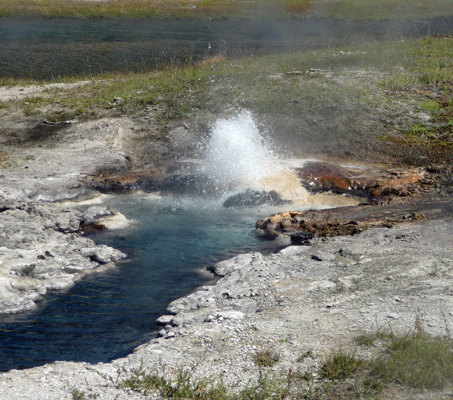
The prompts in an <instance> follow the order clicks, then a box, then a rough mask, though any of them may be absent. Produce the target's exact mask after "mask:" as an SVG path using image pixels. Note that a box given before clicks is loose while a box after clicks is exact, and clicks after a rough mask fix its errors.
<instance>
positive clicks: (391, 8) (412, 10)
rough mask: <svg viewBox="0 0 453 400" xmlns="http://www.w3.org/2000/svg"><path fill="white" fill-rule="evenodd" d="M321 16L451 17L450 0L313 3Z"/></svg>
mask: <svg viewBox="0 0 453 400" xmlns="http://www.w3.org/2000/svg"><path fill="white" fill-rule="evenodd" d="M314 3H315V4H314V5H315V9H316V10H318V13H320V14H321V15H326V16H330V17H334V18H353V19H419V18H433V17H437V16H442V15H450V16H451V15H453V10H452V7H451V1H450V0H420V1H413V0H377V1H374V2H373V3H372V4H370V1H369V0H332V1H322V0H315V1H314Z"/></svg>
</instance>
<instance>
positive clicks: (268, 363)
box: [254, 350, 280, 367]
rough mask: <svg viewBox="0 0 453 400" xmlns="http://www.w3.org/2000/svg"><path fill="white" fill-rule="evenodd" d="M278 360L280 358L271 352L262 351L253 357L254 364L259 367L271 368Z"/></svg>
mask: <svg viewBox="0 0 453 400" xmlns="http://www.w3.org/2000/svg"><path fill="white" fill-rule="evenodd" d="M279 359H280V356H279V355H278V353H276V352H275V351H273V350H262V351H260V352H259V353H258V354H256V355H255V357H254V361H255V364H256V365H257V366H259V367H272V366H273V365H275V364H277V363H278V361H279Z"/></svg>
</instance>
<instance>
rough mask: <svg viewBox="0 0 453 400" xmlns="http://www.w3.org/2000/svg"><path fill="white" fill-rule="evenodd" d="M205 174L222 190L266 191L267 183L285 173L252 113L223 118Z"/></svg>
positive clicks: (214, 131) (208, 154) (210, 144)
mask: <svg viewBox="0 0 453 400" xmlns="http://www.w3.org/2000/svg"><path fill="white" fill-rule="evenodd" d="M203 172H204V173H205V174H206V175H207V176H209V178H210V179H211V180H212V181H213V182H214V183H215V185H216V186H217V187H218V188H219V190H222V189H223V190H225V189H226V190H233V189H235V188H240V187H251V188H263V186H264V180H265V179H266V178H269V177H275V176H277V175H278V174H280V173H281V172H282V168H281V166H280V165H278V163H277V158H276V157H275V155H274V153H273V151H272V149H271V148H270V146H268V145H266V143H265V141H264V139H263V137H262V136H261V134H260V132H259V130H258V127H257V126H256V124H255V121H254V120H253V117H252V114H251V113H250V112H248V111H242V112H239V113H237V114H236V115H235V116H233V117H232V118H228V119H227V118H223V119H219V120H218V121H217V122H216V123H215V124H214V125H213V127H212V135H211V138H210V140H209V142H208V143H207V148H206V158H205V161H204V164H203Z"/></svg>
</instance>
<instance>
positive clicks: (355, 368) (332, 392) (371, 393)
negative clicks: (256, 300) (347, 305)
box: [119, 319, 453, 400]
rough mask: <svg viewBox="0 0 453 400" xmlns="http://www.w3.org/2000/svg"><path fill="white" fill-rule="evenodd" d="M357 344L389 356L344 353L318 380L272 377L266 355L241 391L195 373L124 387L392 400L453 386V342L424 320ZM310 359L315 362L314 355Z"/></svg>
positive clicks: (147, 376)
mask: <svg viewBox="0 0 453 400" xmlns="http://www.w3.org/2000/svg"><path fill="white" fill-rule="evenodd" d="M357 344H358V345H359V346H367V347H375V348H379V349H382V348H383V349H385V350H384V351H382V350H380V351H379V352H378V353H377V354H376V352H374V354H375V355H374V356H373V357H371V358H370V359H366V360H365V359H362V358H360V357H358V356H357V355H356V353H355V352H352V351H349V350H348V351H345V350H342V349H338V350H336V351H333V352H332V353H331V354H330V355H329V356H328V357H327V358H326V359H325V360H324V362H323V363H322V365H321V367H320V368H319V370H318V371H317V373H315V374H313V373H314V372H315V371H308V372H307V371H305V372H302V371H297V370H294V371H293V369H292V368H290V369H289V372H287V373H281V374H279V373H273V374H266V373H264V372H263V369H262V368H263V367H270V366H272V365H275V362H276V360H275V359H274V357H273V355H274V353H273V352H271V351H262V352H260V353H259V354H258V355H257V356H256V357H255V364H257V366H258V367H259V371H260V373H259V376H258V379H257V380H256V381H249V382H246V384H245V386H242V387H241V388H239V387H238V386H233V387H229V386H226V385H225V384H224V383H223V382H222V380H221V379H220V380H219V379H215V377H213V378H209V379H199V378H194V376H193V371H186V370H183V369H179V370H177V371H176V372H174V374H173V376H170V377H163V375H159V374H155V373H146V372H145V370H144V368H143V366H142V367H140V368H139V369H137V370H135V371H134V372H133V373H132V375H131V376H130V377H128V378H127V379H125V380H123V381H122V382H121V383H120V385H119V386H121V387H126V388H129V389H131V390H133V391H138V392H141V393H143V394H145V395H150V394H151V393H152V392H153V391H154V392H155V391H158V392H159V393H160V394H161V395H162V396H163V397H164V398H167V399H182V398H184V399H197V400H268V399H278V400H283V399H294V400H302V399H305V400H315V399H316V400H334V399H335V400H340V399H342V400H351V399H376V398H380V397H379V396H381V394H382V395H383V396H384V398H387V397H385V396H386V392H387V391H388V393H394V390H395V388H396V389H397V390H400V391H403V392H405V391H407V390H408V388H412V389H418V390H430V389H436V390H438V389H443V388H446V387H450V386H451V385H452V384H453V341H452V340H450V339H445V338H435V337H432V336H429V335H428V334H426V333H425V332H424V331H423V329H422V327H421V323H420V320H419V319H417V321H416V329H415V331H414V332H412V333H407V334H400V335H398V334H394V333H393V332H391V331H388V330H382V329H379V330H377V331H375V332H373V333H369V334H363V335H360V337H359V338H357ZM309 354H310V356H311V352H310V353H309ZM257 360H259V361H258V362H257ZM262 360H264V361H262ZM268 360H271V362H267V361H268ZM277 361H278V360H277ZM301 361H303V360H301ZM316 375H317V376H318V378H317V379H315V378H314V376H316Z"/></svg>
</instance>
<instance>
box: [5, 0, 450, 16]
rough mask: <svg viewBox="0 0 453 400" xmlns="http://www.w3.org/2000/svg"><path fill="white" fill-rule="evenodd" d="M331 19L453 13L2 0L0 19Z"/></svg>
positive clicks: (316, 3)
mask: <svg viewBox="0 0 453 400" xmlns="http://www.w3.org/2000/svg"><path fill="white" fill-rule="evenodd" d="M308 12H309V13H312V14H314V15H322V16H327V17H331V18H354V19H395V18H398V19H420V18H432V17H437V16H443V15H449V16H451V15H453V10H452V7H451V1H450V0H420V1H416V2H414V1H412V0H376V1H374V2H373V6H372V7H370V3H369V1H368V0H341V1H340V0H331V1H323V0H165V1H159V0H105V1H83V0H2V2H1V3H0V18H1V17H11V16H34V17H36V16H39V17H44V18H61V17H63V18H67V17H69V18H223V17H229V18H269V17H271V18H275V17H282V16H283V17H287V16H299V15H304V14H306V13H308Z"/></svg>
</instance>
